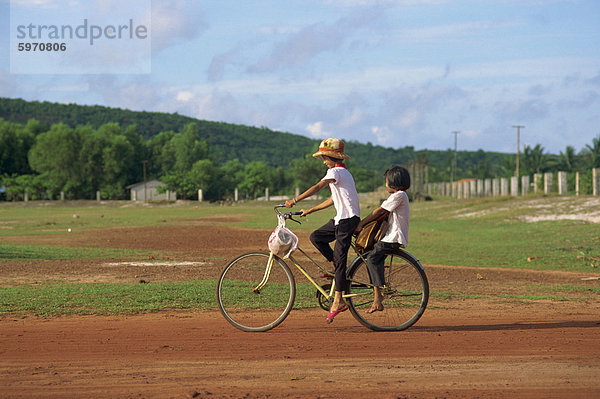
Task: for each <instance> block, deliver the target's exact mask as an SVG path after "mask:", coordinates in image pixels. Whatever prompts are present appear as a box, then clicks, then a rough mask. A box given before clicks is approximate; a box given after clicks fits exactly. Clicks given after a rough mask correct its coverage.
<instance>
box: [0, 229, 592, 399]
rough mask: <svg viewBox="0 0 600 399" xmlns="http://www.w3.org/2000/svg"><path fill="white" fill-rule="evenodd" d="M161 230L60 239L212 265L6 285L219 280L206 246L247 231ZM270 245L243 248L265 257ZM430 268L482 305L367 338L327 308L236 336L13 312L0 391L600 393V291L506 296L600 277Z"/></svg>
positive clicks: (184, 319) (58, 266) (449, 302)
mask: <svg viewBox="0 0 600 399" xmlns="http://www.w3.org/2000/svg"><path fill="white" fill-rule="evenodd" d="M160 230H161V231H160V232H159V233H160V234H157V231H151V232H148V233H147V237H148V240H145V239H144V234H145V233H142V230H135V231H133V230H132V229H114V230H110V231H105V232H94V233H93V234H89V235H86V234H81V235H72V236H68V237H67V238H62V240H70V241H69V242H70V244H71V245H74V246H106V247H108V246H113V245H114V247H123V248H139V247H143V248H145V249H153V248H163V247H164V249H169V250H171V252H169V254H168V256H169V259H177V260H195V261H197V260H203V261H206V262H207V263H206V266H205V267H203V268H202V269H201V270H199V269H198V267H191V266H182V267H177V266H154V267H135V268H132V267H131V266H129V267H127V266H107V265H106V264H105V263H103V262H101V261H88V260H81V261H71V262H58V261H52V262H40V261H32V262H6V263H5V264H3V265H2V269H1V271H0V284H13V283H35V281H40V279H51V280H64V281H78V282H83V281H85V282H89V281H120V282H132V281H136V279H138V278H139V276H140V275H143V276H144V279H146V280H149V281H164V280H170V279H172V280H182V279H189V278H198V276H199V275H200V276H204V277H206V278H215V277H216V276H215V273H216V272H217V271H218V270H219V268H220V267H221V266H222V265H223V264H224V263H226V259H227V258H230V257H231V256H232V253H231V252H230V250H229V249H227V248H217V247H215V246H211V245H210V244H209V243H210V242H212V240H210V238H209V237H212V236H215V234H222V235H227V234H230V235H231V236H232V237H237V236H245V237H247V236H248V234H246V233H245V232H243V231H239V230H233V229H229V230H230V231H227V230H228V229H224V228H218V227H207V226H196V227H194V226H192V227H190V226H186V227H183V226H182V227H181V228H180V227H167V226H165V227H164V228H161V229H160ZM144 231H147V229H146V230H144ZM140 234H141V236H142V237H141V238H140ZM204 236H205V237H204ZM151 237H161V239H160V240H155V241H151ZM165 237H169V238H168V239H165ZM261 238H263V239H264V237H261ZM20 239H21V240H27V241H28V242H31V241H33V240H36V238H20ZM41 239H43V240H49V239H50V238H40V240H41ZM199 239H200V241H199ZM301 239H304V238H303V237H301ZM51 240H58V238H56V237H53V238H51ZM108 240H110V242H108ZM262 241H264V240H262ZM262 241H261V242H258V241H257V242H250V241H248V240H247V239H246V240H245V241H244V243H245V244H246V245H247V246H248V247H249V248H251V247H253V248H251V249H258V248H261V247H260V245H263V246H264V243H263V242H262ZM169 242H171V243H176V244H175V245H173V246H169V244H168V243H169ZM198 242H201V243H202V245H198ZM304 242H306V240H305V239H304ZM54 243H55V242H48V241H45V242H44V244H46V245H52V244H54ZM65 244H68V243H67V242H61V245H65ZM257 245H258V246H257ZM237 251H240V250H239V249H238V250H237ZM215 257H218V258H219V259H218V260H215ZM111 261H112V260H111ZM426 270H427V272H428V276H429V279H430V285H431V290H432V293H436V292H437V293H439V292H453V293H458V294H460V293H471V294H478V297H477V298H473V299H464V298H465V297H464V296H461V295H457V296H456V297H451V298H442V297H437V296H435V295H434V296H432V297H431V299H430V304H429V307H428V309H427V311H426V312H425V314H424V316H423V317H422V318H421V320H420V321H419V322H418V323H417V324H416V325H415V326H413V327H412V328H410V329H409V330H407V331H403V332H395V333H376V332H372V331H370V330H368V329H366V328H364V327H363V326H361V325H360V324H358V322H356V321H355V320H354V319H353V317H352V316H351V314H350V313H349V312H346V313H344V314H341V315H339V316H338V317H337V318H336V320H335V322H334V323H333V324H331V325H326V324H325V322H324V318H325V313H324V312H323V311H322V310H318V309H312V310H294V311H292V313H291V314H290V316H289V317H288V319H287V320H285V321H284V322H283V323H282V324H281V325H280V326H279V327H277V328H275V329H274V330H271V331H269V332H266V333H245V332H242V331H239V330H237V329H235V328H234V327H232V326H231V325H229V324H228V323H227V322H226V321H225V320H224V319H223V317H221V315H220V314H219V313H218V312H217V311H207V312H189V313H186V312H176V313H174V312H161V313H157V314H146V315H137V316H113V317H93V316H76V317H73V316H69V317H60V318H48V319H42V318H36V317H31V316H28V317H23V316H6V317H4V318H2V319H0V387H1V390H0V397H2V398H18V397H27V398H32V397H33V398H38V397H39V398H42V397H43V398H53V397H54V398H81V397H86V398H88V397H94V398H138V397H142V398H165V397H166V398H186V397H187V398H192V397H198V398H350V399H352V398H364V397H368V398H411V399H416V398H545V399H546V398H599V397H600V384H599V383H598V376H599V375H600V301H599V300H598V295H597V294H594V293H590V292H583V293H579V294H572V295H575V297H572V298H571V299H569V300H566V301H553V300H520V299H517V298H515V297H514V296H513V297H509V298H508V299H505V298H504V297H500V296H499V295H498V294H507V295H508V294H511V295H515V294H519V293H523V292H530V291H531V290H532V289H535V287H534V288H532V284H538V285H540V286H547V285H552V284H577V285H582V284H588V285H590V286H597V284H598V282H597V281H591V282H590V281H588V282H585V283H584V282H582V280H581V278H582V277H585V276H582V275H581V274H578V273H556V272H554V273H553V272H534V271H529V270H501V269H476V268H461V267H441V266H432V265H426ZM540 289H541V288H540Z"/></svg>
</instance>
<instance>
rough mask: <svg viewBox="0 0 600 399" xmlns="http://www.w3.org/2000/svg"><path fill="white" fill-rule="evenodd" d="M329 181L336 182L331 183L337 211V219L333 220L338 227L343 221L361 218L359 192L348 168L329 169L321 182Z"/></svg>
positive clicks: (332, 197)
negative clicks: (356, 217) (355, 217)
mask: <svg viewBox="0 0 600 399" xmlns="http://www.w3.org/2000/svg"><path fill="white" fill-rule="evenodd" d="M329 179H333V180H335V182H333V183H329V189H330V190H331V199H332V200H333V206H334V207H335V210H336V211H337V214H336V215H335V218H333V220H334V221H335V224H336V225H337V224H338V223H339V221H340V220H342V219H348V218H351V217H353V216H358V217H360V207H359V204H358V192H357V191H356V186H355V185H354V178H353V177H352V174H350V172H348V170H347V169H346V168H344V167H341V166H336V167H335V168H330V169H327V174H326V175H325V177H324V178H322V179H321V180H329Z"/></svg>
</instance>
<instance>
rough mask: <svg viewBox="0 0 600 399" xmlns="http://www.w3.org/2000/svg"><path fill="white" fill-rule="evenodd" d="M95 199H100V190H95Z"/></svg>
mask: <svg viewBox="0 0 600 399" xmlns="http://www.w3.org/2000/svg"><path fill="white" fill-rule="evenodd" d="M96 201H100V190H98V191H96Z"/></svg>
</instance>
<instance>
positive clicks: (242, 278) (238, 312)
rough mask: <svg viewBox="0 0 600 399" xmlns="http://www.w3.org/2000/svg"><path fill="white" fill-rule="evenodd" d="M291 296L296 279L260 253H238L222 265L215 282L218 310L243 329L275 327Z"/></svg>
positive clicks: (278, 260) (276, 259) (278, 261)
mask: <svg viewBox="0 0 600 399" xmlns="http://www.w3.org/2000/svg"><path fill="white" fill-rule="evenodd" d="M269 261H270V262H271V263H270V264H269ZM295 298H296V282H295V280H294V275H293V274H292V272H291V271H290V269H289V267H288V266H287V265H286V264H285V263H284V262H283V261H282V260H281V258H279V257H277V256H275V255H273V256H272V257H271V256H270V255H269V254H268V253H264V252H251V253H247V254H244V255H240V256H238V257H237V258H236V259H234V260H233V261H231V262H230V263H229V264H228V265H227V266H225V269H224V270H223V272H222V273H221V276H220V277H219V281H218V282H217V303H218V305H219V310H220V311H221V313H222V314H223V316H224V317H225V319H227V321H229V322H230V323H231V324H233V325H234V326H235V327H237V328H239V329H241V330H244V331H267V330H270V329H271V328H273V327H276V326H277V325H279V324H280V323H281V322H282V321H283V320H285V318H286V317H287V315H288V314H289V313H290V311H291V310H292V306H293V305H294V299H295Z"/></svg>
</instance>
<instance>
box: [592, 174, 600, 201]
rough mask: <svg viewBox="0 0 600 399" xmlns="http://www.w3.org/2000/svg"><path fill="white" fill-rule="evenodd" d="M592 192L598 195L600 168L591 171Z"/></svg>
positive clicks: (599, 190)
mask: <svg viewBox="0 0 600 399" xmlns="http://www.w3.org/2000/svg"><path fill="white" fill-rule="evenodd" d="M592 192H593V194H594V195H600V168H594V169H592Z"/></svg>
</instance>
